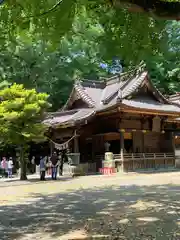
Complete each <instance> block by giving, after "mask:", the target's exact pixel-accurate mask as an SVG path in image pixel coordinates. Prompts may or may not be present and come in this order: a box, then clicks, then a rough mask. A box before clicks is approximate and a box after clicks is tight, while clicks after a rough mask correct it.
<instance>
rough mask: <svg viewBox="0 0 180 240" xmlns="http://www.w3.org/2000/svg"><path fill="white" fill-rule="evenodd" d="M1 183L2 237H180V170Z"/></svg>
mask: <svg viewBox="0 0 180 240" xmlns="http://www.w3.org/2000/svg"><path fill="white" fill-rule="evenodd" d="M0 188H1V194H0V239H2V240H7V239H11V240H13V239H17V240H29V239H32V238H34V239H37V240H39V239H43V240H51V239H59V240H63V239H66V240H67V239H68V240H70V239H73V238H74V239H81V237H85V236H86V237H87V236H92V235H96V237H95V238H93V239H124V240H126V239H127V240H129V239H133V240H134V239H143V240H148V239H162V240H166V239H174V240H175V239H177V240H179V239H180V173H177V172H176V173H160V174H147V175H146V174H142V175H141V174H139V175H130V176H118V175H116V176H88V177H81V178H77V179H64V180H63V181H62V180H61V181H57V182H51V181H46V182H44V183H41V182H36V181H32V182H31V181H30V182H23V183H19V182H11V183H0ZM102 235H103V236H102ZM72 236H73V237H72ZM75 236H76V238H75ZM87 239H88V238H87ZM89 239H92V238H89Z"/></svg>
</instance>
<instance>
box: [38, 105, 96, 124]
mask: <svg viewBox="0 0 180 240" xmlns="http://www.w3.org/2000/svg"><path fill="white" fill-rule="evenodd" d="M94 114H95V111H94V110H93V109H90V108H87V109H86V108H84V109H78V110H71V111H63V112H56V113H52V114H49V116H47V118H46V119H45V120H44V122H43V123H44V124H46V125H48V126H56V125H65V124H68V125H71V126H73V125H74V124H75V123H77V122H81V121H83V120H86V119H87V118H89V117H91V116H94Z"/></svg>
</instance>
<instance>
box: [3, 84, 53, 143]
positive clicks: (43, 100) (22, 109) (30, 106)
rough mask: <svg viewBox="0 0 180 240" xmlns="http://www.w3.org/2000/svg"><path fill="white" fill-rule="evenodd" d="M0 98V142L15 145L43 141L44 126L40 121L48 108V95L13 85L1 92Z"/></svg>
mask: <svg viewBox="0 0 180 240" xmlns="http://www.w3.org/2000/svg"><path fill="white" fill-rule="evenodd" d="M0 96H1V99H2V101H1V103H0V128H1V140H2V141H3V142H6V143H11V144H16V145H26V144H27V143H28V142H30V141H40V140H43V139H44V131H45V126H44V125H43V124H42V123H41V120H42V119H43V117H44V114H45V111H46V110H47V108H48V107H49V103H48V102H47V98H48V95H47V94H45V93H37V92H36V91H35V89H32V90H27V89H25V88H24V87H23V85H18V84H13V85H12V86H11V87H9V88H5V89H3V90H1V91H0Z"/></svg>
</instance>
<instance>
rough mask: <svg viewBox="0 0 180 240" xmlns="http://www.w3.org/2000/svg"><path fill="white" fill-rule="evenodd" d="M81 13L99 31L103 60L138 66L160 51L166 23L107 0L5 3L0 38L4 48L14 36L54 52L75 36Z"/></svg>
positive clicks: (0, 15)
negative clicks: (47, 46)
mask: <svg viewBox="0 0 180 240" xmlns="http://www.w3.org/2000/svg"><path fill="white" fill-rule="evenodd" d="M114 6H115V7H114ZM82 13H83V14H84V13H87V14H88V17H90V25H91V26H92V25H93V26H94V28H97V27H99V29H100V28H101V34H100V36H99V39H98V42H99V43H102V44H101V45H102V46H101V52H99V53H100V54H102V55H103V56H105V55H106V60H107V59H108V58H109V57H110V56H109V55H111V57H112V56H113V57H114V56H119V54H120V56H121V58H123V59H124V60H127V62H129V61H135V62H137V61H139V59H142V58H143V59H144V55H147V54H148V55H149V54H155V53H157V52H158V51H159V48H160V44H162V39H163V37H164V25H165V21H159V20H157V19H152V18H149V17H148V15H143V14H139V13H131V12H129V11H127V10H125V9H122V8H119V7H116V5H112V4H111V1H108V0H98V1H87V0H84V1H82V0H76V1H74V0H68V1H67V0H66V1H65V0H59V1H57V0H49V1H46V0H41V1H36V0H31V1H28V0H13V1H12V0H7V1H5V3H4V4H3V5H1V6H0V18H1V24H0V30H1V38H4V40H5V44H7V43H8V42H12V39H13V38H14V36H15V37H16V36H21V38H24V39H26V41H29V42H30V41H33V42H35V41H37V40H38V39H44V40H45V41H46V42H47V43H48V44H50V45H51V47H54V49H55V48H57V47H58V46H59V40H60V39H61V38H62V37H63V36H65V35H66V34H69V32H71V34H73V35H75V33H76V31H74V26H75V25H76V20H77V18H81V16H82ZM7 26H8V27H7ZM85 27H86V29H87V25H85ZM82 38H83V37H82ZM104 50H105V51H104ZM107 55H108V56H107Z"/></svg>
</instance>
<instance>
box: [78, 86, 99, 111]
mask: <svg viewBox="0 0 180 240" xmlns="http://www.w3.org/2000/svg"><path fill="white" fill-rule="evenodd" d="M74 88H75V90H76V91H77V92H78V94H79V95H80V97H81V98H82V99H83V100H84V101H85V102H86V103H88V105H89V106H90V107H94V106H95V102H94V101H93V99H92V98H91V97H90V96H89V95H88V94H87V93H86V92H85V91H84V88H83V86H82V85H81V84H75V86H74Z"/></svg>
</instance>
